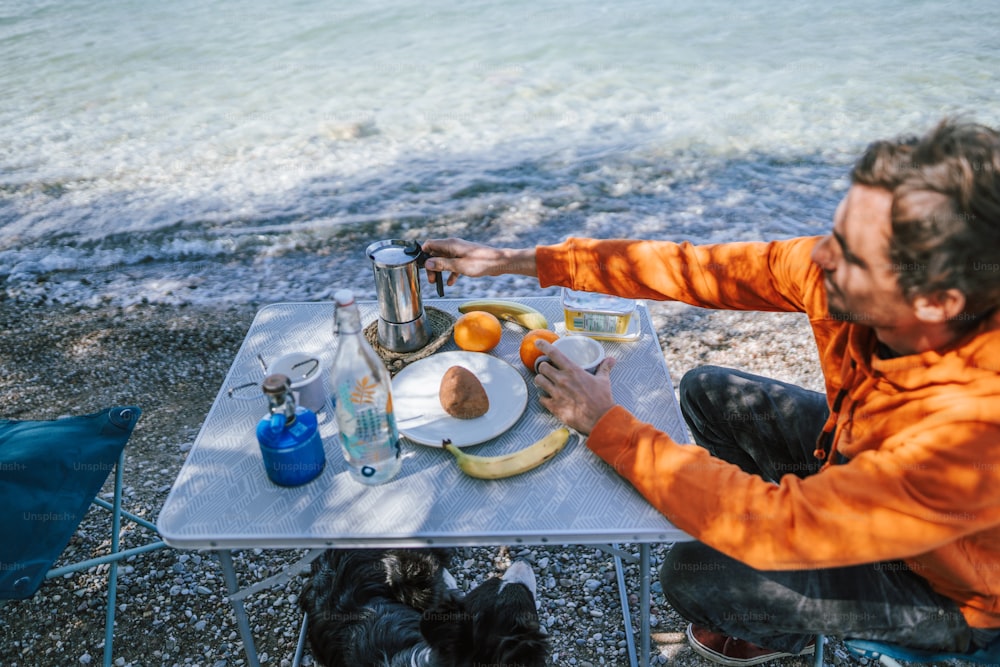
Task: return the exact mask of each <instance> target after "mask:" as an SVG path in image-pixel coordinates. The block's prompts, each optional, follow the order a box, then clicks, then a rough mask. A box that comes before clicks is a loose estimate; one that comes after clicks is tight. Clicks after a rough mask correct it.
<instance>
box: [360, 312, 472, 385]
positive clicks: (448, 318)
mask: <svg viewBox="0 0 1000 667" xmlns="http://www.w3.org/2000/svg"><path fill="white" fill-rule="evenodd" d="M424 313H425V314H426V315H427V327H428V329H430V332H431V339H430V341H429V342H428V343H427V345H424V346H423V347H422V348H420V349H419V350H414V351H413V352H393V351H392V350H389V349H387V348H384V347H382V345H381V344H380V343H379V342H378V320H375V321H374V322H372V323H371V324H369V325H368V326H366V327H365V338H367V339H368V342H369V343H370V344H371V346H372V348H374V350H375V353H376V354H377V355H378V356H380V357H381V358H382V361H383V363H385V367H386V368H388V369H389V372H390V373H391V374H393V375H395V374H396V373H398V372H399V371H401V370H403V369H404V368H405V367H406V366H407V365H409V364H412V363H413V362H414V361H420V360H421V359H425V358H427V357H429V356H431V355H432V354H434V353H435V352H436V351H437V350H438V348H440V347H441V346H442V345H444V344H445V343H447V342H448V339H449V338H450V337H451V330H452V329H453V328H454V327H455V316H454V315H452V314H451V313H447V312H445V311H443V310H439V309H438V308H432V307H431V306H426V307H425V308H424Z"/></svg>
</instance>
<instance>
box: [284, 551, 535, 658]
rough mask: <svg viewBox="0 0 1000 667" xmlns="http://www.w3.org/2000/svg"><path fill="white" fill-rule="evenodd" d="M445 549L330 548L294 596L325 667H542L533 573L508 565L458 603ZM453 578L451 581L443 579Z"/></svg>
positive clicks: (522, 565)
mask: <svg viewBox="0 0 1000 667" xmlns="http://www.w3.org/2000/svg"><path fill="white" fill-rule="evenodd" d="M450 558H451V554H450V552H448V551H445V550H438V549H435V550H424V549H398V550H385V551H376V550H364V549H345V550H330V551H327V552H326V553H324V554H323V555H322V556H320V557H319V558H318V559H317V560H316V561H314V562H313V565H312V574H311V577H310V579H309V580H308V582H307V583H306V585H305V587H304V588H303V590H302V595H301V596H300V598H299V603H300V604H301V606H302V608H303V609H304V610H305V611H306V612H307V613H308V614H309V643H310V646H311V648H312V654H313V657H314V658H316V659H317V660H318V661H319V662H320V663H322V664H324V665H326V666H327V667H341V666H343V667H369V666H371V667H480V666H482V667H486V666H487V665H489V666H494V665H504V666H510V667H513V666H515V665H516V666H518V667H522V666H523V667H542V665H544V664H545V657H546V656H547V654H548V640H547V639H546V637H545V635H544V634H543V633H542V632H541V630H540V628H539V623H538V613H537V612H536V611H535V597H534V594H535V577H534V573H533V572H532V571H531V567H530V566H528V565H527V564H526V563H523V562H515V563H514V564H513V565H511V567H510V568H509V569H508V571H507V573H506V574H505V575H504V577H503V578H499V577H493V578H490V579H488V580H487V581H485V582H484V583H482V584H481V585H479V586H478V587H476V588H474V589H473V590H471V591H470V592H469V593H468V594H466V595H465V596H464V597H463V596H462V595H461V594H459V592H458V591H456V590H453V589H452V588H449V585H448V581H447V580H448V579H451V575H450V574H448V573H447V571H446V569H445V568H446V566H447V564H448V561H449V560H450ZM453 581H454V580H453V579H451V582H453Z"/></svg>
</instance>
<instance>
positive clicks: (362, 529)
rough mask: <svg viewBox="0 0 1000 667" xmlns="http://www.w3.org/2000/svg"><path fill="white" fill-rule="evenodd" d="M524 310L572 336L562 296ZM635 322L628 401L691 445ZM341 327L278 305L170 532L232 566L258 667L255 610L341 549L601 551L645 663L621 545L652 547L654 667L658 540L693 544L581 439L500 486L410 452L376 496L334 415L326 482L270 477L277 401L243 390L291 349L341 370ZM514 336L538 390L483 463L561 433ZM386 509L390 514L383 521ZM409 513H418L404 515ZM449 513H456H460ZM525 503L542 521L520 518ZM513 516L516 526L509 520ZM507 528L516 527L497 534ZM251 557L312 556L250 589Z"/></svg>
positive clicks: (237, 602)
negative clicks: (244, 578) (246, 582)
mask: <svg viewBox="0 0 1000 667" xmlns="http://www.w3.org/2000/svg"><path fill="white" fill-rule="evenodd" d="M518 300H519V301H522V302H524V303H527V304H529V305H532V306H534V307H535V308H537V309H539V310H540V311H542V312H543V313H544V314H545V315H546V316H547V317H548V319H549V322H550V325H551V326H552V328H554V329H555V330H556V331H557V332H559V333H561V334H562V333H565V328H564V326H563V321H562V320H563V313H562V308H561V305H560V303H559V300H558V299H557V298H553V297H535V298H523V299H518ZM462 301H464V300H461V299H439V300H428V301H425V305H426V306H433V307H436V308H439V309H442V310H445V311H448V312H451V313H456V312H457V307H458V305H459V304H461V303H462ZM360 306H361V310H362V319H363V321H364V322H366V323H368V322H371V321H373V320H374V319H375V318H376V317H377V305H376V304H375V303H374V302H363V303H361V304H360ZM633 317H634V318H638V320H637V323H638V325H639V326H638V331H639V335H638V337H637V339H636V340H635V341H629V342H620V341H603V344H604V346H605V348H606V350H607V353H608V355H609V356H614V357H617V358H618V364H617V365H616V367H615V370H614V371H613V374H612V382H613V387H614V390H615V396H616V400H618V402H619V403H621V404H622V405H624V406H625V407H626V408H628V409H629V410H631V411H632V412H633V414H635V415H636V416H637V417H638V418H640V419H642V420H644V421H647V422H649V423H651V424H653V425H655V426H657V427H658V428H661V429H662V430H664V431H665V432H667V433H669V434H670V435H671V436H672V437H674V438H675V439H676V440H678V441H682V442H683V441H685V440H686V431H685V428H684V425H683V421H682V419H681V416H680V410H679V407H678V406H677V403H676V400H675V398H674V390H673V385H672V383H671V381H670V375H669V373H668V371H667V368H666V364H665V362H664V360H663V354H662V351H661V349H660V346H659V342H658V340H657V337H656V332H655V330H654V329H653V328H652V326H651V323H650V319H649V313H648V311H647V310H646V308H645V306H644V305H643V304H641V303H640V305H639V308H638V309H637V311H636V314H635V315H634V316H633ZM332 320H333V304H332V303H283V304H273V305H270V306H266V307H264V308H262V309H261V310H260V311H259V312H258V313H257V316H256V317H255V318H254V321H253V323H252V324H251V326H250V329H249V331H248V332H247V335H246V338H245V340H244V342H243V345H242V346H241V348H240V350H239V352H238V353H237V355H236V358H235V360H234V361H233V364H232V367H231V368H230V371H229V374H228V375H227V377H226V381H225V383H224V385H223V387H222V389H221V390H220V392H219V394H218V396H217V397H216V400H215V402H214V403H213V405H212V408H211V410H210V411H209V414H208V416H207V417H206V419H205V423H204V424H203V425H202V428H201V431H200V432H199V434H198V437H197V438H196V439H195V443H194V445H193V447H192V448H191V451H190V453H189V455H188V458H187V460H186V461H185V463H184V466H183V467H182V469H181V472H180V474H179V475H178V477H177V480H176V481H175V483H174V485H173V488H172V489H171V491H170V495H169V496H168V498H167V500H166V502H165V503H164V506H163V509H162V510H161V513H160V517H159V520H158V523H157V528H158V530H159V532H160V534H161V535H162V537H163V539H164V541H166V542H167V544H169V545H171V546H174V547H177V548H183V549H208V550H211V551H213V552H214V553H216V555H217V556H218V558H219V561H220V564H221V566H222V571H223V576H224V579H225V583H226V588H227V591H228V593H229V595H228V599H229V601H230V603H231V604H232V607H233V611H234V614H235V617H236V620H237V625H238V627H239V633H240V636H241V639H242V640H243V643H244V648H245V650H246V654H247V659H248V664H249V665H250V666H251V667H257V666H258V665H259V661H258V658H257V653H256V648H255V645H254V640H253V635H252V632H251V629H250V624H249V620H248V618H247V614H246V610H245V608H244V605H243V600H244V599H246V597H248V596H249V595H252V594H254V593H256V592H259V591H261V590H264V589H265V588H268V587H270V586H273V585H276V584H279V583H283V582H286V581H288V580H289V579H290V578H291V577H294V576H296V575H297V574H299V573H301V572H303V571H304V570H305V569H307V568H308V567H309V565H310V563H311V562H312V561H313V560H314V559H315V558H316V557H318V556H319V554H321V553H322V552H323V550H325V549H327V548H332V547H337V548H351V547H357V548H362V547H371V548H388V547H395V548H399V547H426V546H486V545H490V546H492V545H499V544H511V545H518V546H522V545H543V546H544V545H563V544H577V545H584V544H589V545H594V546H595V547H597V548H600V549H603V550H604V551H606V552H607V553H609V554H610V555H612V556H613V558H614V561H615V568H616V572H617V583H618V589H619V597H620V600H621V605H622V615H623V620H624V624H625V633H626V639H627V645H628V650H629V659H630V663H631V664H632V665H633V666H635V665H637V664H640V663H639V661H638V660H639V659H638V658H637V655H636V646H635V637H634V633H633V629H632V624H631V615H630V613H629V608H628V595H627V591H626V588H625V577H624V570H623V565H622V561H623V560H625V559H627V560H631V561H633V562H634V561H635V560H636V559H635V557H634V556H632V555H631V554H628V553H625V552H624V551H622V550H621V549H620V548H618V544H620V543H625V542H628V543H635V544H638V545H639V557H638V562H639V568H640V592H639V595H640V627H639V631H640V632H639V646H640V647H641V650H642V652H643V654H642V662H641V664H648V660H647V658H648V653H649V651H650V648H651V647H650V630H649V606H650V577H651V573H650V544H652V543H664V542H677V541H683V540H688V539H691V538H690V537H689V536H688V535H686V534H685V533H683V532H682V531H680V530H679V529H677V528H676V527H674V526H673V525H672V524H671V523H670V522H669V521H667V519H666V518H665V517H663V516H662V515H661V514H659V513H658V512H656V511H655V510H654V509H653V508H652V507H651V506H650V505H649V504H648V503H647V502H646V501H645V500H644V499H643V498H642V497H641V496H640V495H639V494H638V492H636V491H635V489H634V488H632V486H631V485H630V484H628V483H627V482H626V481H625V480H624V479H622V478H621V477H619V476H618V475H617V474H615V473H614V471H613V470H612V469H611V468H610V467H609V466H607V465H606V464H605V463H604V462H603V461H601V460H600V459H599V458H598V457H597V456H596V455H594V454H592V453H591V452H590V451H589V450H587V449H586V447H584V446H583V445H582V443H581V442H580V441H579V440H578V439H577V441H576V442H575V443H574V442H573V441H572V440H571V442H570V445H569V446H567V448H566V451H564V452H563V453H561V454H560V455H559V456H558V457H557V458H555V459H553V461H551V462H548V463H546V464H545V465H543V466H541V467H540V468H537V469H535V470H533V471H531V472H529V473H526V474H524V475H521V476H519V477H516V478H510V479H507V480H500V481H491V482H486V481H482V480H473V479H471V478H467V477H465V476H464V475H462V473H460V472H459V471H458V470H457V467H456V466H454V464H453V462H452V461H451V457H450V455H448V454H447V453H445V452H443V451H441V450H440V449H438V448H434V447H425V446H422V445H416V444H408V445H407V446H406V447H405V449H406V451H407V459H406V460H404V463H403V471H402V472H401V474H400V475H399V476H397V477H396V478H395V479H394V480H392V481H390V482H389V483H387V484H383V485H380V486H377V487H364V486H362V485H360V484H357V483H356V482H353V481H351V480H349V479H347V476H346V475H347V472H346V469H345V464H344V463H343V457H342V455H341V453H340V447H339V444H338V442H337V436H336V423H335V420H334V419H333V418H332V416H331V415H325V417H324V418H321V434H322V435H323V439H324V443H325V445H326V450H327V451H326V454H327V466H326V469H325V470H324V472H323V473H322V475H320V477H319V478H317V479H316V480H314V481H313V482H310V483H309V484H306V485H304V486H302V487H296V488H294V489H286V488H281V487H277V486H275V485H273V484H271V483H270V482H268V481H267V478H266V476H265V474H264V470H263V466H262V465H261V462H260V454H259V449H258V446H257V443H256V439H255V437H254V435H253V429H254V426H255V425H256V422H257V420H258V419H259V418H260V416H261V415H262V414H263V413H264V411H265V410H266V402H265V401H264V399H263V396H261V397H260V399H259V401H239V400H234V399H233V397H232V396H230V392H229V388H231V387H234V386H239V385H241V384H245V383H246V382H247V381H248V380H249V381H259V380H260V379H262V372H261V360H265V361H266V360H270V359H273V358H276V357H277V356H278V355H280V354H283V353H285V352H289V351H293V350H301V351H305V352H311V353H314V354H317V355H320V356H324V357H326V359H325V361H329V359H332V354H333V351H334V349H335V346H336V341H335V338H334V336H333V333H332ZM505 327H508V328H509V330H510V332H509V333H507V332H505V335H504V336H503V338H502V340H501V344H500V345H499V346H498V347H497V348H496V349H494V350H493V351H492V352H491V354H493V355H494V356H497V357H499V358H501V359H504V360H506V361H508V362H509V363H511V365H512V366H514V367H515V368H517V369H518V370H519V372H521V373H522V375H523V376H524V378H525V382H526V385H527V387H528V392H529V396H528V406H527V408H526V410H525V413H524V414H523V415H522V416H521V418H520V419H519V421H518V422H517V423H516V424H515V425H514V426H513V427H512V428H511V429H510V430H509V431H507V432H506V433H504V434H502V435H500V436H497V437H496V438H494V439H493V440H490V441H488V442H487V443H484V444H482V445H476V446H474V447H472V448H470V451H474V452H476V453H484V454H487V455H493V454H498V453H503V452H505V451H513V450H514V449H518V448H520V447H523V446H524V445H525V444H527V443H530V442H533V441H534V440H536V439H537V438H539V437H541V436H542V435H544V434H545V433H547V432H548V431H550V430H551V429H552V428H554V427H555V426H557V425H558V422H557V421H556V420H555V418H554V417H552V415H550V414H548V413H547V412H546V411H545V410H544V409H543V408H541V406H540V405H539V404H538V402H537V390H536V389H535V387H534V384H533V383H532V382H531V379H530V378H531V375H530V373H529V372H528V371H527V370H526V369H524V368H523V367H522V364H521V363H520V360H519V357H518V351H517V349H518V346H519V343H520V339H521V333H522V332H523V330H522V329H520V328H519V327H517V326H516V325H513V324H510V323H507V324H505ZM441 349H442V350H448V349H454V344H453V343H451V342H449V343H447V344H446V345H445V346H443V347H442V348H441ZM326 412H329V411H328V410H324V411H323V412H322V413H321V415H322V414H323V413H326ZM404 443H408V441H406V440H404ZM537 489H541V494H540V493H539V492H538V491H537ZM541 500H544V501H545V502H546V503H552V504H551V505H542V506H543V507H550V508H553V509H552V511H549V512H544V511H541V512H540V511H537V507H538V506H539V504H538V503H539V502H540V501H541ZM533 503H534V504H533ZM386 506H388V507H389V509H388V511H386V510H385V509H384V507H386ZM497 506H500V507H504V508H507V509H508V510H510V514H508V515H506V516H501V515H499V514H497V511H496V509H495V507H497ZM376 507H378V508H379V509H380V510H381V511H377V512H376V511H375V510H374V509H373V508H376ZM404 507H405V512H404V511H401V510H402V509H403V508H404ZM443 507H447V512H446V513H443V511H442V510H443ZM519 507H527V508H530V509H531V510H532V511H527V512H518V511H517V509H518V508H519ZM351 512H354V513H355V518H357V516H364V517H365V519H366V521H365V522H364V525H361V524H360V523H359V522H356V521H355V522H351V521H350V520H349V519H350V513H351ZM366 512H367V514H366ZM504 519H505V520H507V523H506V524H501V523H499V520H504ZM500 525H503V526H504V528H503V529H497V528H496V527H495V526H500ZM241 548H282V549H285V548H307V549H310V550H309V551H308V552H307V553H306V554H305V555H304V556H303V557H302V558H301V559H300V560H299V561H298V562H296V563H294V564H293V565H291V566H289V567H288V568H286V570H285V571H284V572H282V573H279V574H277V575H275V576H273V577H270V578H268V579H265V580H263V581H260V582H257V583H256V584H254V585H252V586H249V587H247V588H245V589H243V590H240V588H239V585H238V581H237V576H236V570H235V567H234V565H233V559H232V554H231V550H233V549H241ZM307 621H308V619H305V620H304V621H303V624H302V628H301V631H300V633H299V642H298V647H297V649H296V654H295V662H294V664H296V665H298V664H299V659H300V658H301V655H302V651H303V648H304V643H305V628H306V623H307Z"/></svg>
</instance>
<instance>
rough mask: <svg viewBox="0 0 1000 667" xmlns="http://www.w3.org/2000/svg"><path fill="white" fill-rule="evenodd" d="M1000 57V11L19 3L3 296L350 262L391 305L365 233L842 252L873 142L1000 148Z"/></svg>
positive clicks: (795, 1)
mask: <svg viewBox="0 0 1000 667" xmlns="http://www.w3.org/2000/svg"><path fill="white" fill-rule="evenodd" d="M998 35H1000V3H997V2H996V1H995V0H964V1H963V2H931V1H929V0H924V1H920V0H886V1H885V2H881V3H877V4H872V3H870V2H863V1H862V0H845V1H843V2H816V1H812V0H748V2H743V3H733V2H729V1H723V0H671V1H663V0H621V1H619V2H614V3H611V2H605V1H596V0H573V1H572V2H570V1H568V0H567V1H558V2H542V3H539V2H528V1H527V0H505V1H504V2H494V1H482V2H476V3H455V2H450V1H446V0H421V1H420V2H415V1H410V2H404V1H403V0H373V1H370V2H364V3H330V2H323V1H321V0H296V1H292V2H283V3H275V2H271V1H265V0H214V1H212V2H197V1H195V0H175V1H173V2H170V3H148V2H140V1H139V0H105V1H102V2H83V1H82V0H48V1H46V0H4V2H2V3H0V62H2V63H3V66H2V67H0V289H2V290H3V296H5V297H6V298H8V299H22V300H30V301H56V302H63V303H70V304H79V305H81V306H89V305H95V304H100V303H113V304H119V305H129V304H132V303H136V302H139V301H151V302H162V303H198V302H212V303H225V302H255V303H263V302H268V301H275V300H298V299H301V300H313V299H321V298H329V297H330V296H331V295H332V292H333V290H334V289H336V288H337V287H342V286H345V285H334V284H330V283H329V281H326V280H324V279H323V275H324V271H327V270H332V267H333V266H335V265H336V264H337V262H339V261H341V260H345V258H348V257H349V258H351V259H350V261H352V262H356V266H357V267H358V270H357V271H355V273H354V274H353V275H356V282H357V285H356V287H357V289H359V295H360V296H365V295H367V296H373V295H374V293H373V292H372V291H371V288H370V285H369V284H368V281H367V280H365V278H366V276H365V275H364V270H363V269H364V267H365V265H364V261H363V258H362V257H361V256H360V253H361V252H363V247H364V246H363V245H361V246H360V248H355V247H353V246H352V247H342V246H341V245H338V243H339V241H338V239H340V238H341V237H340V232H342V231H343V230H349V229H353V230H358V231H360V232H362V233H363V234H366V235H367V239H366V240H367V241H370V240H377V239H378V238H382V237H383V236H386V235H393V236H398V235H405V234H407V233H412V230H418V231H419V232H420V233H421V234H423V233H426V234H437V233H438V232H440V233H442V234H443V233H448V234H456V233H457V234H461V235H468V236H473V237H475V236H476V235H477V234H478V235H479V236H480V237H482V238H487V239H496V240H498V241H499V242H503V243H509V244H516V243H535V242H555V241H558V240H560V239H562V238H564V237H566V236H568V235H570V234H576V235H591V236H634V237H646V238H666V239H674V240H681V239H687V240H692V241H695V242H709V241H720V240H730V239H732V240H748V239H770V238H782V237H789V236H795V235H802V234H816V233H822V232H824V231H825V230H826V229H828V227H829V225H830V218H831V215H832V212H833V210H834V208H835V206H836V203H837V201H838V200H839V199H840V198H841V197H842V196H843V192H844V190H845V189H846V187H847V184H848V182H847V173H848V169H849V167H850V164H851V162H852V161H853V160H854V159H855V158H856V156H857V154H858V152H859V151H860V150H862V149H863V147H864V146H865V144H866V143H868V142H869V141H871V140H873V139H876V138H885V137H894V136H898V135H900V134H910V133H921V132H924V131H926V130H927V129H929V128H930V127H931V126H932V125H933V124H934V123H935V122H936V121H937V120H939V119H940V118H941V117H943V116H945V115H953V114H958V113H965V114H967V115H968V116H969V117H971V118H973V119H975V120H979V121H981V122H986V123H988V124H992V125H997V124H1000V105H998V104H997V101H998V100H1000V39H997V36H998ZM354 255H358V257H357V258H355V257H354ZM345 261H346V260H345ZM352 266H354V265H352ZM288 276H297V279H294V280H288V279H278V277H288ZM366 290H368V291H367V292H366Z"/></svg>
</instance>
